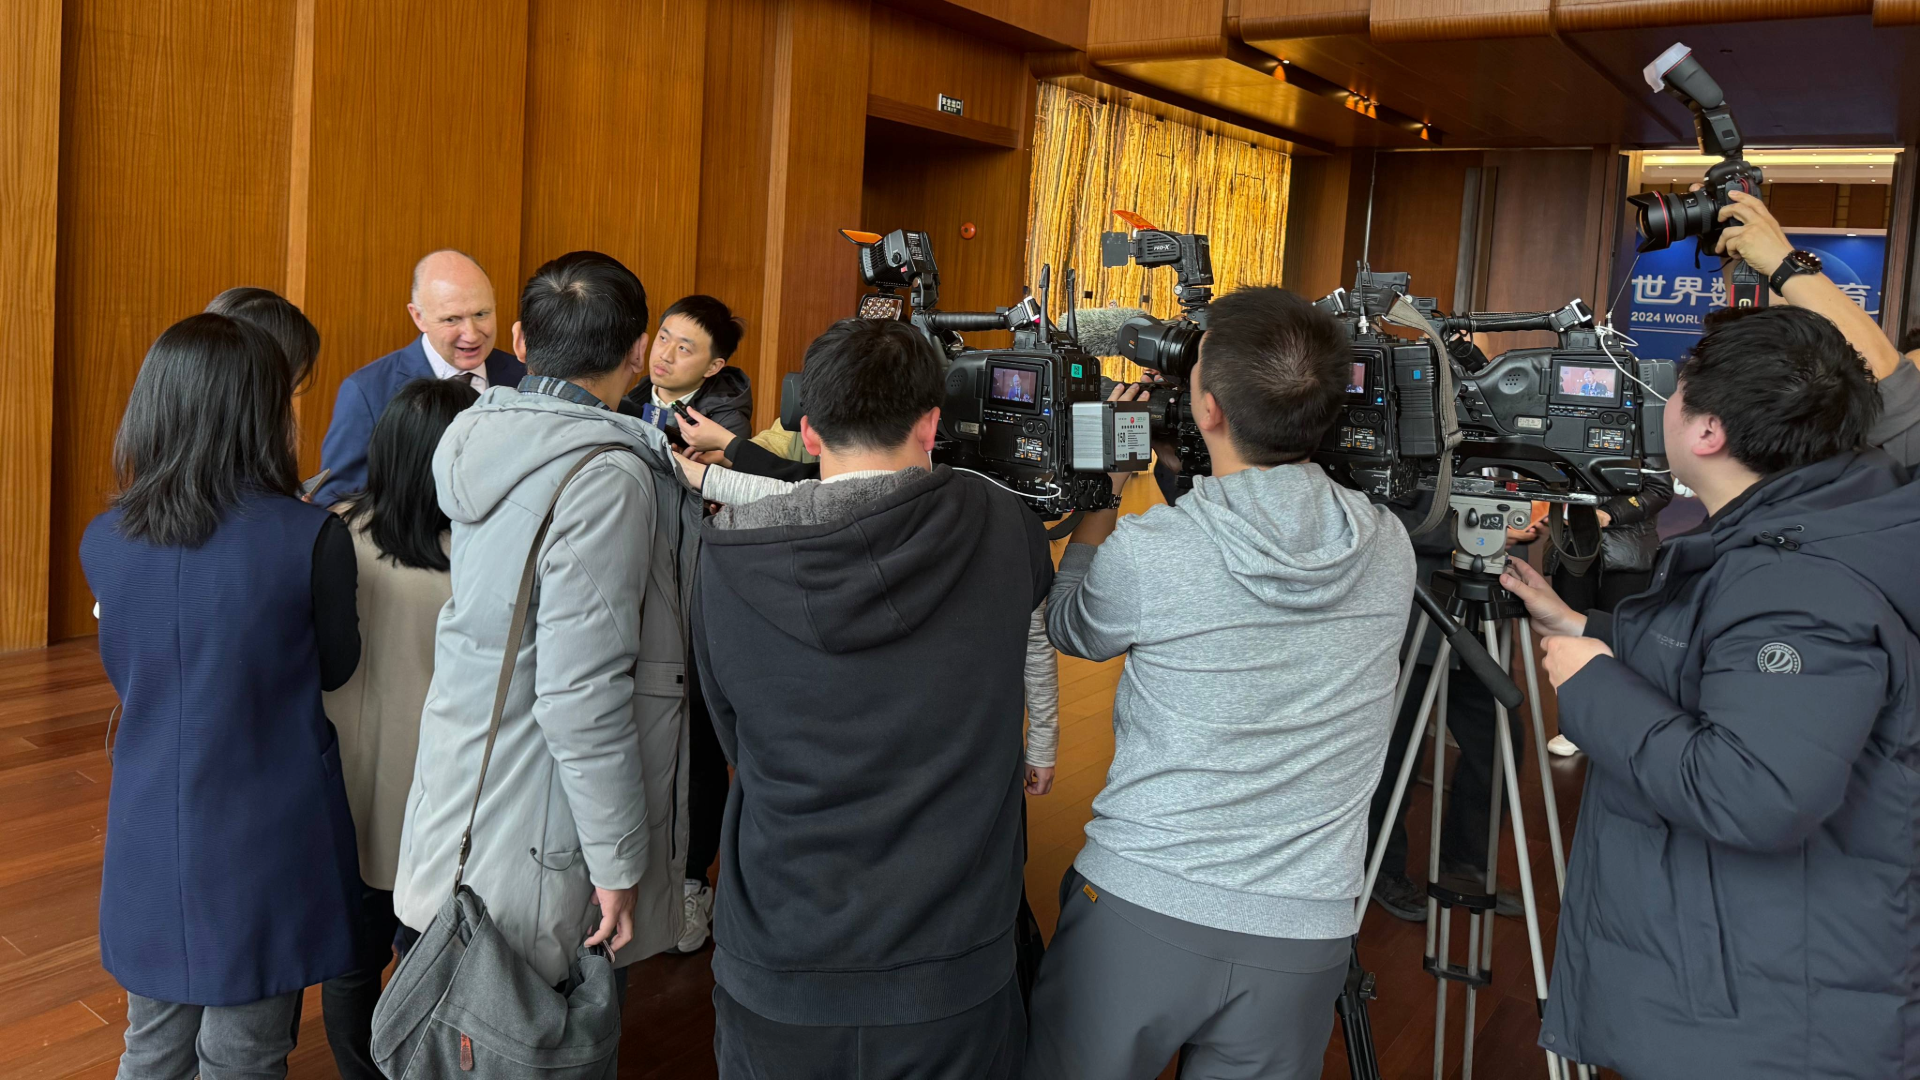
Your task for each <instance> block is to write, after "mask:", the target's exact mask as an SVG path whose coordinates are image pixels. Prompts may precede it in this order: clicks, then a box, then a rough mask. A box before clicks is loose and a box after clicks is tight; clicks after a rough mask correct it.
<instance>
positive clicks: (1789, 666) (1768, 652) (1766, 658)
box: [1756, 641, 1800, 675]
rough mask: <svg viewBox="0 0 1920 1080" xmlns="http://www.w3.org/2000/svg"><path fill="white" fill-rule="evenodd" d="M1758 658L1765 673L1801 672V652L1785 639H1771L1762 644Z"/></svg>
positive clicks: (1792, 673)
mask: <svg viewBox="0 0 1920 1080" xmlns="http://www.w3.org/2000/svg"><path fill="white" fill-rule="evenodd" d="M1756 659H1757V661H1758V663H1759V665H1760V670H1761V671H1762V672H1764V673H1765V674H1768V675H1798V674H1800V654H1799V653H1798V652H1797V651H1795V650H1794V647H1793V646H1791V645H1789V644H1787V643H1786V642H1784V641H1769V642H1767V643H1766V644H1765V645H1762V646H1760V655H1759V656H1758V657H1757V658H1756Z"/></svg>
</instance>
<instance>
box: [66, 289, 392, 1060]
mask: <svg viewBox="0 0 1920 1080" xmlns="http://www.w3.org/2000/svg"><path fill="white" fill-rule="evenodd" d="M290 391H291V380H290V377H289V372H288V367H287V362H286V360H285V358H284V357H283V356H282V355H281V351H280V348H279V346H278V345H276V344H275V343H274V340H273V338H272V337H270V336H269V335H268V334H267V332H266V331H264V330H262V329H260V328H259V327H257V326H255V325H252V324H251V323H248V322H246V321H243V320H240V319H234V318H230V317H228V316H225V315H218V314H201V315H195V316H192V317H191V318H188V319H185V320H183V321H181V322H179V323H177V324H175V325H174V326H172V327H171V328H169V329H168V330H167V331H166V332H165V333H163V334H161V335H160V337H159V339H158V340H156V341H155V342H154V344H153V347H152V349H151V350H149V351H148V353H147V357H146V360H145V362H144V363H143V364H142V365H141V368H140V375H139V377H138V379H137V380H136V381H135V382H134V387H133V394H132V397H131V399H130V400H129V401H128V403H127V411H126V414H125V416H124V417H123V418H122V419H121V424H120V433H119V436H118V438H117V439H116V441H115V444H114V465H115V470H116V472H117V474H118V478H119V483H120V491H119V494H118V495H116V496H115V498H114V501H113V505H112V507H111V509H109V510H108V511H107V512H106V513H104V514H101V515H100V516H99V517H97V518H95V519H94V520H93V522H92V524H90V525H89V526H88V527H87V531H86V535H85V536H84V537H83V538H82V540H81V542H80V559H81V564H82V566H83V567H84V568H85V570H86V574H87V582H88V584H89V585H90V586H91V588H92V590H93V594H94V597H95V598H96V599H97V600H98V601H99V604H100V659H101V662H102V663H103V665H104V666H105V667H106V670H107V675H108V677H109V678H110V679H111V680H112V682H113V686H114V689H115V690H117V691H118V692H119V695H120V702H121V709H122V712H121V719H120V726H119V735H118V741H117V743H116V745H115V746H114V750H113V758H114V776H113V788H112V792H111V794H110V795H109V798H108V804H107V837H106V864H105V870H104V874H103V876H102V881H101V889H100V957H101V961H102V963H103V964H105V966H106V969H107V971H108V972H109V973H110V974H112V975H113V977H114V978H115V979H116V980H118V981H119V983H120V985H121V986H123V987H125V988H126V990H127V1035H126V1053H125V1054H124V1055H123V1056H122V1058H121V1060H120V1074H119V1075H120V1080H147V1078H155V1080H159V1078H165V1080H175V1078H180V1080H185V1078H187V1077H191V1076H193V1075H194V1074H195V1073H198V1074H199V1075H200V1076H201V1077H202V1078H203V1080H222V1078H224V1077H238V1076H245V1077H249V1078H252V1077H264V1076H284V1075H285V1072H286V1057H287V1053H288V1052H289V1051H290V1050H292V1048H293V1041H294V1036H295V1033H296V1032H297V1030H298V1026H299V1009H300V995H301V991H302V990H303V989H304V988H305V987H307V986H310V985H312V984H314V983H318V982H321V981H323V980H325V979H328V978H331V977H333V976H336V975H340V974H343V973H345V972H347V971H349V970H351V969H352V968H353V967H354V964H355V958H356V955H357V954H356V945H357V942H356V940H355V938H356V936H357V934H356V912H357V907H358V899H359V872H358V856H357V854H356V851H355V846H354V829H353V820H352V818H351V816H350V815H349V812H348V809H347V798H346V790H345V787H344V786H343V784H342V782H341V774H340V753H339V747H338V745H337V742H336V740H335V737H334V732H333V726H332V725H331V724H330V723H328V722H327V718H326V716H325V714H324V713H323V712H322V710H321V705H320V693H321V691H322V690H324V689H331V688H332V687H335V686H338V685H340V684H341V683H343V682H345V681H346V680H347V678H348V677H349V676H350V675H351V674H352V672H353V668H354V666H355V665H356V664H357V663H358V662H359V653H360V642H359V632H358V628H357V624H356V621H355V617H354V610H353V604H354V587H355V576H356V571H355V563H354V556H353V543H352V539H351V537H350V536H349V535H348V532H347V530H346V528H345V527H344V526H343V525H342V524H341V523H340V521H339V519H338V518H336V517H334V516H333V515H331V514H329V513H327V512H326V510H325V509H323V508H321V507H318V506H311V505H309V504H307V503H304V502H302V501H300V500H299V499H298V498H297V497H296V494H295V489H296V485H297V483H298V481H297V472H296V465H295V461H294V455H293V438H292V436H293V417H292V401H291V394H290Z"/></svg>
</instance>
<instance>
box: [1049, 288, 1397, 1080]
mask: <svg viewBox="0 0 1920 1080" xmlns="http://www.w3.org/2000/svg"><path fill="white" fill-rule="evenodd" d="M1350 366H1351V361H1350V359H1349V357H1348V345H1347V338H1346V335H1345V333H1344V332H1343V331H1342V330H1341V328H1340V326H1339V324H1338V323H1336V322H1335V321H1334V319H1333V318H1332V317H1331V316H1329V315H1327V314H1326V313H1324V312H1321V311H1319V310H1317V309H1316V308H1314V307H1313V305H1311V304H1309V303H1308V302H1306V301H1304V300H1302V299H1300V298H1299V297H1297V296H1294V295H1293V294H1291V293H1287V292H1283V291H1281V290H1279V289H1273V288H1250V289H1241V290H1239V291H1237V292H1234V293H1232V294H1230V295H1228V296H1226V297H1224V298H1222V299H1221V300H1219V301H1218V302H1216V303H1214V304H1213V305H1212V307H1211V308H1210V310H1209V312H1208V330H1207V332H1206V336H1205V338H1204V339H1202V341H1201V352H1200V360H1199V361H1198V362H1197V363H1195V364H1194V366H1193V369H1192V374H1191V377H1190V382H1191V387H1190V389H1191V393H1192V398H1193V412H1194V419H1195V421H1196V423H1197V425H1198V427H1199V430H1200V432H1201V434H1202V436H1203V437H1204V438H1205V441H1206V446H1207V449H1208V451H1209V452H1210V454H1211V457H1212V472H1213V475H1212V476H1203V477H1200V478H1198V480H1197V482H1196V484H1195V486H1194V488H1193V490H1192V491H1191V492H1190V493H1188V494H1187V495H1186V496H1185V497H1183V498H1182V499H1181V500H1180V503H1179V505H1178V506H1166V507H1156V508H1154V509H1153V510H1150V511H1149V512H1147V513H1146V514H1143V515H1140V516H1137V517H1129V518H1127V519H1126V520H1125V521H1116V515H1115V512H1114V511H1111V510H1106V511H1099V512H1093V513H1089V514H1087V515H1086V517H1085V518H1083V519H1082V521H1081V523H1080V524H1079V526H1078V527H1077V528H1076V529H1075V530H1074V534H1073V543H1072V544H1070V545H1069V546H1068V548H1067V551H1066V554H1065V556H1064V557H1063V558H1062V559H1061V563H1060V569H1059V573H1058V576H1057V577H1056V579H1055V583H1054V587H1053V590H1052V592H1051V594H1050V597H1049V601H1048V617H1047V624H1048V629H1049V631H1050V632H1051V636H1052V638H1053V642H1054V644H1055V646H1056V647H1058V648H1059V649H1060V650H1061V651H1063V652H1067V653H1071V654H1073V655H1076V656H1082V657H1086V658H1088V659H1094V660H1105V659H1108V658H1111V657H1115V656H1120V655H1122V654H1125V655H1126V656H1127V664H1126V669H1125V672H1124V673H1123V674H1122V676H1121V679H1120V687H1119V693H1118V696H1117V698H1116V699H1115V702H1114V710H1113V717H1114V758H1113V765H1112V767H1111V769H1110V770H1109V772H1108V775H1107V786H1106V788H1105V789H1104V790H1103V791H1102V792H1101V793H1100V794H1099V795H1098V796H1096V797H1095V799H1094V801H1093V812H1094V818H1093V821H1092V822H1090V823H1089V824H1088V825H1087V843H1086V846H1085V847H1083V848H1082V849H1081V851H1080V854H1079V857H1078V858H1077V859H1076V860H1075V864H1074V868H1073V869H1072V870H1070V871H1069V872H1068V874H1067V876H1066V879H1065V880H1064V881H1063V882H1062V883H1061V914H1060V923H1059V929H1058V931H1057V932H1056V934H1055V936H1054V939H1053V942H1052V945H1051V946H1050V947H1049V949H1048V951H1047V955H1046V958H1045V960H1044V961H1043V962H1042V964H1041V968H1040V974H1039V977H1038V979H1037V981H1036V982H1035V984H1034V990H1033V1001H1032V1010H1031V1011H1032V1029H1031V1030H1032V1034H1031V1039H1030V1042H1029V1046H1028V1052H1027V1062H1026V1068H1027V1075H1028V1076H1029V1077H1038V1078H1052V1077H1082V1076H1097V1077H1102V1078H1116V1080H1118V1078H1127V1077H1140V1078H1145V1077H1151V1076H1154V1075H1156V1074H1157V1073H1159V1072H1160V1070H1161V1069H1162V1068H1164V1067H1165V1066H1166V1063H1167V1061H1168V1059H1169V1058H1171V1057H1172V1056H1173V1054H1174V1053H1175V1052H1176V1051H1178V1050H1180V1049H1181V1048H1182V1047H1183V1046H1185V1047H1186V1065H1185V1071H1184V1072H1183V1073H1182V1075H1183V1076H1186V1077H1189V1078H1193V1077H1206V1076H1214V1075H1224V1074H1223V1073H1222V1072H1221V1070H1223V1069H1227V1068H1229V1067H1231V1068H1233V1069H1234V1070H1235V1071H1234V1072H1233V1075H1260V1076H1270V1077H1271V1076H1280V1077H1309V1076H1318V1075H1320V1063H1321V1057H1322V1055H1323V1054H1324V1052H1325V1050H1326V1044H1327V1035H1328V1032H1329V1030H1330V1028H1331V1025H1332V1022H1333V1013H1332V1010H1331V1009H1330V1008H1329V1006H1330V1005H1331V1004H1332V1002H1333V999H1334V998H1335V997H1336V996H1337V995H1338V993H1339V991H1340V986H1341V983H1342V981H1343V980H1344V978H1345V977H1346V969H1347V959H1348V950H1349V946H1348V939H1349V938H1350V937H1351V935H1352V934H1353V932H1354V898H1355V897H1356V896H1358V895H1359V892H1360V885H1361V878H1362V876H1363V865H1362V864H1363V860H1364V857H1365V844H1366V813H1367V800H1368V796H1369V795H1370V794H1371V792H1372V791H1373V786H1374V782H1375V781H1376V780H1377V779H1378V777H1379V775H1380V768H1381V760H1382V757H1383V755H1384V752H1385V750H1386V742H1387V734H1388V731H1389V729H1390V728H1391V726H1392V722H1393V717H1392V715H1391V713H1392V708H1393V693H1394V683H1395V677H1396V674H1397V660H1398V651H1399V645H1400V637H1401V631H1402V629H1403V627H1404V625H1405V621H1406V612H1407V607H1408V605H1409V604H1410V603H1411V601H1412V597H1413V577H1414V560H1413V551H1412V547H1411V545H1410V544H1409V543H1408V540H1407V534H1406V529H1405V528H1404V527H1403V526H1402V525H1401V524H1400V523H1399V521H1398V520H1396V519H1395V518H1394V517H1393V516H1392V514H1390V513H1389V512H1388V511H1386V510H1385V509H1382V508H1379V507H1375V506H1373V505H1372V504H1370V503H1369V502H1368V501H1367V499H1366V497H1365V496H1364V495H1361V494H1360V493H1359V492H1356V491H1353V490H1350V489H1347V488H1344V487H1340V486H1338V485H1336V484H1334V483H1333V482H1332V481H1331V480H1329V479H1328V478H1327V476H1326V474H1325V473H1324V472H1323V471H1322V470H1321V468H1320V466H1319V465H1317V464H1314V463H1312V462H1311V461H1309V460H1308V457H1307V455H1308V453H1309V452H1310V451H1311V450H1312V449H1313V448H1314V447H1315V446H1317V445H1318V444H1319V442H1320V438H1321V435H1322V434H1323V432H1324V431H1325V430H1326V428H1327V426H1328V424H1330V423H1331V422H1332V421H1333V419H1334V416H1335V414H1336V412H1337V410H1338V409H1339V407H1340V403H1341V401H1342V399H1343V395H1344V392H1345V387H1346V385H1347V383H1346V377H1347V374H1348V371H1349V368H1350ZM1133 393H1134V391H1128V392H1127V395H1126V396H1128V397H1131V396H1132V395H1133ZM1121 480H1122V478H1121V477H1116V490H1117V488H1118V484H1119V482H1121Z"/></svg>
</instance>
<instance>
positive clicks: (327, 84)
mask: <svg viewBox="0 0 1920 1080" xmlns="http://www.w3.org/2000/svg"><path fill="white" fill-rule="evenodd" d="M527 3H528V0H433V2H429V0H338V2H328V3H325V4H321V5H319V7H318V9H317V11H316V14H315V18H314V25H313V41H312V51H313V85H312V87H311V95H312V150H311V165H310V172H309V176H308V179H307V214H308V220H307V241H306V245H307V262H306V266H305V278H306V283H305V284H306V287H305V295H304V296H302V297H295V298H294V299H295V302H296V303H299V304H300V305H301V306H302V307H303V308H305V309H306V312H307V314H308V316H309V317H311V318H312V319H313V321H314V324H315V325H317V326H318V327H319V328H320V338H321V349H320V360H319V363H318V364H316V365H315V369H314V377H313V383H312V385H311V387H310V388H309V389H308V391H307V393H306V394H305V395H304V397H303V400H302V403H301V410H300V417H301V432H300V446H301V463H302V466H303V467H304V468H305V469H307V470H312V469H313V468H315V467H316V466H317V463H318V461H319V450H320V439H321V437H322V436H323V435H324V434H325V432H326V421H327V419H328V417H329V416H330V415H331V412H332V406H333V397H334V393H335V391H336V390H337V388H338V387H339V385H340V381H341V380H342V379H344V378H345V377H346V376H347V375H348V374H349V373H351V372H352V371H354V370H355V369H356V368H359V367H360V366H362V365H364V364H366V363H367V362H368V361H370V360H373V359H376V358H377V357H379V356H381V355H383V354H385V353H388V352H391V351H393V350H394V349H397V348H399V347H400V346H402V345H405V344H406V343H407V342H408V340H409V339H411V338H414V337H417V336H419V331H418V330H416V329H414V326H413V323H412V321H411V320H409V319H408V318H407V311H406V306H407V291H408V282H409V280H410V277H411V274H412V271H413V264H414V263H415V262H416V261H418V260H419V258H420V256H421V255H424V254H425V253H427V252H428V251H431V250H433V249H435V248H442V247H451V248H459V249H460V250H462V251H465V252H467V253H468V254H469V255H472V256H473V257H474V258H475V259H477V260H479V262H480V265H481V266H482V267H484V268H486V271H487V273H488V274H489V275H490V276H492V278H493V284H494V292H495V295H496V297H497V299H498V302H499V324H500V326H499V337H498V338H497V339H496V341H495V346H496V347H499V348H510V347H511V345H510V342H511V340H512V338H511V334H510V331H511V328H512V325H513V314H514V297H515V296H516V294H517V293H518V291H519V289H518V285H519V283H518V282H517V281H516V280H515V279H516V277H517V276H518V273H519V269H520V212H519V211H520V205H521V166H522V161H523V158H524V149H523V147H524V143H523V139H522V131H523V106H524V104H525V100H526V85H527ZM452 41H457V42H458V43H459V44H458V47H457V48H456V47H450V45H449V43H450V42H452ZM286 51H287V50H285V49H284V48H282V49H281V50H280V52H281V53H282V54H284V53H285V52H286ZM282 126H283V130H284V129H285V128H286V126H287V125H285V124H283V125H282ZM282 154H283V155H284V151H282Z"/></svg>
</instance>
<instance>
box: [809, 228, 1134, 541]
mask: <svg viewBox="0 0 1920 1080" xmlns="http://www.w3.org/2000/svg"><path fill="white" fill-rule="evenodd" d="M845 235H846V237H847V238H848V239H849V240H851V241H853V242H854V243H855V244H856V245H858V246H859V248H860V273H861V277H862V279H863V280H865V281H866V283H867V284H868V285H869V286H872V287H873V288H874V289H875V290H876V291H875V292H873V293H871V294H869V295H867V296H865V297H863V298H862V299H861V301H860V307H859V313H860V315H861V316H862V317H864V318H879V319H903V320H906V321H909V322H911V323H912V324H913V325H914V326H915V327H916V328H918V329H919V330H920V331H921V333H923V334H925V335H926V336H927V337H928V339H929V340H931V341H932V342H933V343H934V344H935V345H936V346H937V347H938V348H939V350H940V353H941V357H942V358H943V359H944V360H945V361H946V372H945V376H944V377H945V380H946V400H945V402H944V404H942V406H941V409H940V430H939V441H938V443H937V444H936V446H935V447H934V452H933V459H934V461H935V462H936V463H939V464H944V465H948V466H950V467H952V468H955V469H964V470H970V471H973V472H976V473H980V474H982V475H985V476H986V477H987V478H989V479H990V480H992V481H993V482H995V483H998V484H999V485H1000V486H1002V487H1005V488H1007V489H1008V490H1010V491H1012V492H1014V493H1015V494H1017V495H1020V496H1021V497H1022V498H1024V499H1025V500H1027V503H1028V505H1029V506H1031V507H1032V508H1033V509H1034V510H1035V511H1036V512H1037V513H1039V514H1041V515H1042V516H1043V517H1048V518H1054V517H1060V516H1062V515H1064V514H1069V513H1072V512H1074V511H1078V510H1099V509H1105V508H1107V507H1109V506H1112V505H1113V502H1114V498H1113V489H1112V486H1111V484H1110V483H1109V481H1108V480H1107V474H1108V473H1110V472H1137V471H1140V470H1143V469H1146V468H1147V467H1148V466H1149V464H1150V463H1151V461H1152V450H1151V449H1150V446H1149V436H1148V424H1149V419H1148V413H1149V410H1148V407H1147V406H1146V405H1144V404H1135V403H1127V402H1111V401H1106V400H1104V395H1103V394H1102V393H1101V384H1100V362H1099V360H1098V359H1097V358H1095V357H1092V356H1088V355H1087V354H1086V353H1084V352H1081V351H1080V349H1079V348H1078V346H1077V345H1076V344H1075V340H1076V336H1077V335H1076V334H1075V332H1074V327H1073V325H1072V321H1071V320H1072V319H1073V316H1072V314H1071V312H1070V313H1069V315H1068V319H1069V325H1068V326H1067V327H1065V328H1064V331H1063V330H1062V329H1061V328H1056V327H1055V326H1054V325H1053V324H1052V323H1051V321H1050V320H1049V319H1048V317H1047V302H1048V295H1047V293H1048V290H1049V279H1050V277H1051V271H1050V270H1043V271H1042V272H1041V278H1040V291H1041V295H1040V296H1038V297H1034V296H1023V297H1022V298H1021V299H1020V301H1019V302H1018V303H1017V304H1014V305H1013V306H1012V307H1007V308H1000V309H998V310H996V311H940V310H938V305H939V289H940V273H939V269H938V267H937V266H936V265H935V263H934V258H933V243H932V240H931V239H930V238H929V237H928V236H927V234H925V233H922V232H909V231H895V232H892V233H889V234H887V235H886V236H879V235H876V234H873V233H861V232H855V231H851V230H848V231H846V232H845ZM1066 278H1067V280H1066V286H1067V291H1068V293H1069V294H1071V293H1072V292H1073V291H1074V273H1073V271H1072V270H1069V271H1067V274H1066ZM903 291H904V292H906V293H907V295H906V296H904V297H903V296H902V295H900V294H901V293H902V292H903ZM990 330H1010V331H1012V332H1013V347H1012V348H1010V349H973V348H969V347H967V345H966V343H965V342H963V341H962V340H961V339H960V334H961V333H962V332H972V331H990ZM793 422H794V423H795V424H797V423H798V416H797V415H796V416H794V417H793Z"/></svg>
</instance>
